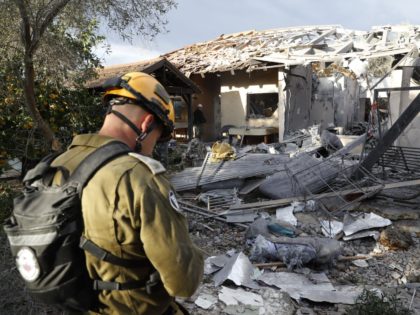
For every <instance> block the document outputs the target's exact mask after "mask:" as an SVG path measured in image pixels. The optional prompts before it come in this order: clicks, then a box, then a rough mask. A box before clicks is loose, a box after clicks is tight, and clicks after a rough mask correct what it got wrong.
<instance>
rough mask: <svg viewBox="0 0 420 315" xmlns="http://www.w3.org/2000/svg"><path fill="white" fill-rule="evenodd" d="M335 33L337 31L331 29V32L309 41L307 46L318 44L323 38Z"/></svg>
mask: <svg viewBox="0 0 420 315" xmlns="http://www.w3.org/2000/svg"><path fill="white" fill-rule="evenodd" d="M336 31H337V29H335V28H333V29H331V30H328V31H325V32H323V33H322V34H321V35H319V36H318V37H317V38H314V39H313V40H311V41H310V42H309V43H308V44H318V43H319V42H321V41H322V40H323V39H324V38H325V37H327V36H330V35H331V34H334V33H335V32H336Z"/></svg>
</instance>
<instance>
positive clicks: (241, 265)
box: [213, 252, 259, 289]
mask: <svg viewBox="0 0 420 315" xmlns="http://www.w3.org/2000/svg"><path fill="white" fill-rule="evenodd" d="M253 274H254V267H253V265H252V263H251V262H250V261H249V259H248V257H247V256H246V255H245V254H244V253H242V252H240V253H237V254H235V255H233V256H232V257H230V258H229V261H228V262H227V263H226V264H225V266H224V267H223V268H222V269H221V270H220V271H218V272H217V273H216V274H215V275H214V278H213V280H214V284H215V286H219V285H221V284H222V283H223V282H225V281H226V280H231V281H233V282H234V283H235V284H236V285H238V286H239V285H243V286H246V287H249V288H253V289H257V288H259V286H258V284H257V283H255V281H253V280H252V279H251V278H252V277H253Z"/></svg>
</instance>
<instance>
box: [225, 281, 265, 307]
mask: <svg viewBox="0 0 420 315" xmlns="http://www.w3.org/2000/svg"><path fill="white" fill-rule="evenodd" d="M219 300H220V301H222V302H223V303H225V304H226V305H227V306H229V305H239V304H243V305H251V306H258V307H261V306H264V302H263V299H262V296H261V295H259V294H256V293H252V292H247V291H245V290H244V289H241V288H238V289H230V288H228V287H225V286H222V288H221V290H220V292H219Z"/></svg>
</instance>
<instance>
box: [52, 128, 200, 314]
mask: <svg viewBox="0 0 420 315" xmlns="http://www.w3.org/2000/svg"><path fill="white" fill-rule="evenodd" d="M113 140H114V139H112V138H109V137H104V136H100V135H96V134H95V135H94V134H92V135H79V136H76V137H75V138H74V140H73V142H72V144H71V145H70V147H69V150H68V151H66V152H65V153H64V154H62V155H60V156H59V157H58V158H57V159H56V160H55V161H54V162H53V165H54V166H59V165H61V166H64V167H66V168H67V169H68V170H69V171H70V173H71V172H72V171H73V170H74V169H75V168H76V167H77V165H78V164H79V163H80V161H81V160H82V159H84V158H85V157H86V156H87V155H88V154H90V153H91V152H93V151H94V150H95V149H96V148H98V147H99V146H101V145H104V144H105V143H107V142H110V141H113ZM164 171H165V169H164V168H163V166H162V165H161V164H160V163H159V162H157V161H155V160H153V159H150V158H147V157H145V156H140V155H136V154H133V153H130V154H127V155H124V156H121V157H118V158H116V159H114V160H113V161H111V162H109V163H108V164H106V165H105V166H104V167H102V168H101V169H100V170H99V171H98V172H97V173H96V174H95V175H94V176H93V178H92V179H91V180H90V181H89V183H88V184H87V185H86V187H85V189H84V190H83V195H82V209H83V210H82V211H83V220H84V224H85V231H84V235H85V237H86V238H87V239H90V240H91V241H93V242H94V243H96V244H97V245H98V246H100V247H102V248H103V249H105V250H107V251H108V252H110V253H112V254H114V255H116V256H118V257H120V258H124V259H135V260H139V266H138V268H124V267H120V266H116V265H112V264H110V263H107V262H104V261H101V260H99V259H97V258H96V257H94V256H92V255H90V254H89V253H86V267H87V269H88V272H89V275H90V277H91V278H92V279H98V280H102V281H114V282H120V283H125V282H129V281H138V280H145V281H146V280H147V279H148V278H149V276H150V274H151V273H153V272H154V271H155V270H156V271H158V273H159V274H160V278H161V283H159V284H158V285H156V286H154V287H153V288H152V291H151V294H148V293H147V292H146V289H145V288H140V289H134V290H125V291H99V302H100V304H99V305H100V307H99V310H98V311H99V313H101V314H151V315H153V314H162V313H163V312H164V311H165V310H166V309H167V308H168V306H169V304H170V302H171V301H172V300H173V298H172V297H173V296H180V297H188V296H191V295H192V294H193V293H194V291H195V290H196V288H197V287H198V285H199V283H200V282H201V279H202V274H203V257H202V253H201V251H200V250H199V249H198V248H197V247H196V246H195V245H194V244H193V243H192V241H191V240H190V237H189V235H188V229H187V223H186V220H185V218H184V216H183V215H182V214H181V213H180V212H179V208H178V205H177V202H176V199H175V198H174V195H173V192H172V190H171V186H170V184H169V181H168V180H167V178H166V177H165V176H164V174H163V173H164ZM58 177H59V176H56V178H55V180H54V181H55V182H58V181H59V180H60V178H58Z"/></svg>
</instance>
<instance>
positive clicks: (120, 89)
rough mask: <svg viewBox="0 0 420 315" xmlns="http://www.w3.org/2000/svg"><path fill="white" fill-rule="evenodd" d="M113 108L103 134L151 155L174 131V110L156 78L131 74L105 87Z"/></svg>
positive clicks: (109, 81) (107, 99)
mask: <svg viewBox="0 0 420 315" xmlns="http://www.w3.org/2000/svg"><path fill="white" fill-rule="evenodd" d="M104 89H105V94H104V98H103V100H104V102H105V103H106V104H107V105H108V106H109V107H108V108H109V109H108V113H109V114H108V115H107V117H106V119H105V122H104V126H103V127H102V129H101V132H100V133H101V134H105V135H109V136H113V137H116V138H119V139H120V140H123V141H124V142H126V143H127V144H128V145H129V146H131V147H132V148H133V149H135V150H136V151H140V152H141V153H143V154H146V155H151V153H152V151H153V148H154V146H155V144H156V142H157V141H167V140H169V139H170V137H171V134H172V131H173V123H174V109H173V104H172V102H171V99H170V97H169V95H168V93H167V92H166V90H165V88H164V87H163V86H162V85H161V84H160V83H159V82H158V81H157V80H156V79H155V78H153V77H152V76H150V75H148V74H145V73H142V72H131V73H127V74H125V75H123V76H121V77H117V78H113V79H110V80H108V81H107V82H105V84H104Z"/></svg>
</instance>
